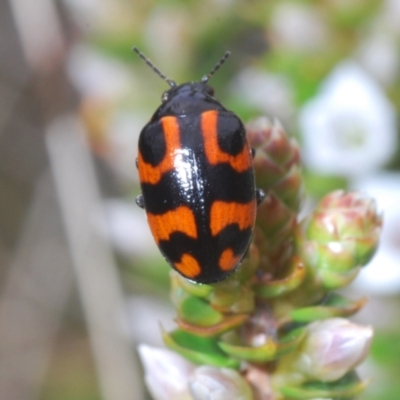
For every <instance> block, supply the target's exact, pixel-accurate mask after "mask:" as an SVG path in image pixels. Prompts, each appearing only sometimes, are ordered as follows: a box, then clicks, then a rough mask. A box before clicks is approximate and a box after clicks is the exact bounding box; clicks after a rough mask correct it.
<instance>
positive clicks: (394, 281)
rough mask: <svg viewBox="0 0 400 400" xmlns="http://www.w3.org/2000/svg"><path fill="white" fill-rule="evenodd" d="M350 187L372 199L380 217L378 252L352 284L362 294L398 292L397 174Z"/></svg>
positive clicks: (399, 222) (399, 216) (399, 197)
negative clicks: (381, 227) (381, 216)
mask: <svg viewBox="0 0 400 400" xmlns="http://www.w3.org/2000/svg"><path fill="white" fill-rule="evenodd" d="M353 187H354V188H355V189H357V190H358V191H362V192H365V193H367V194H368V195H369V196H371V197H373V198H374V199H375V200H376V203H377V204H378V206H379V209H380V210H381V212H382V214H383V229H382V234H381V239H380V244H379V248H378V251H377V253H376V255H375V256H374V258H373V259H372V261H371V262H370V263H369V264H368V265H367V266H366V268H363V269H362V270H361V273H360V274H359V276H358V278H357V280H356V281H355V282H354V283H353V285H354V287H355V288H357V289H359V290H360V291H362V292H363V293H365V292H368V293H371V294H376V295H394V294H397V293H400V246H399V238H400V174H399V173H396V172H385V173H379V174H375V175H373V176H369V177H365V178H364V179H359V180H356V181H354V182H353Z"/></svg>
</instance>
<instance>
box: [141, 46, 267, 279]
mask: <svg viewBox="0 0 400 400" xmlns="http://www.w3.org/2000/svg"><path fill="white" fill-rule="evenodd" d="M134 50H135V51H136V53H138V55H139V56H140V57H141V58H142V59H143V60H144V61H145V62H146V63H147V64H148V65H149V66H150V67H151V68H152V69H153V70H154V71H155V72H156V73H157V74H158V75H159V76H161V77H162V78H163V79H165V80H166V81H167V82H168V83H169V85H170V86H171V89H169V90H167V91H166V92H165V93H164V94H163V96H162V104H161V105H160V107H159V108H158V109H157V110H156V112H155V113H154V115H153V117H152V118H151V119H150V121H149V123H148V124H147V125H146V126H145V127H144V128H143V130H142V132H141V133H140V137H139V152H138V160H137V165H138V169H139V177H140V184H141V188H142V195H140V196H138V198H137V200H136V202H137V204H138V205H139V206H141V207H143V208H145V210H146V214H147V219H148V223H149V225H150V229H151V232H152V234H153V236H154V239H155V241H156V243H157V245H158V247H159V248H160V251H161V253H162V254H163V255H164V257H165V258H166V260H167V261H168V263H169V264H171V266H172V267H173V268H174V269H175V270H176V271H178V272H179V273H180V274H182V275H183V276H184V277H186V278H188V279H190V280H192V281H194V282H197V283H213V282H218V281H221V280H223V279H225V278H226V277H227V276H228V275H230V274H231V273H232V272H233V271H234V270H235V268H236V267H237V266H238V264H239V263H240V261H241V260H242V258H243V256H244V254H245V252H246V250H247V248H248V246H249V243H250V240H251V236H252V233H253V228H254V222H255V218H256V207H257V202H258V201H260V200H261V198H262V193H261V191H259V190H256V188H255V182H254V173H253V167H252V150H251V149H250V147H249V144H248V142H247V139H246V132H245V128H244V126H243V123H242V121H241V120H240V119H239V118H238V117H237V116H236V115H235V114H234V113H232V112H231V111H228V110H227V109H226V108H225V107H224V106H223V105H222V104H221V103H220V102H218V101H217V100H216V99H215V98H214V90H213V89H212V88H211V87H210V86H208V85H207V81H208V79H209V78H210V77H211V76H212V74H213V73H214V72H215V71H216V70H217V69H218V68H219V67H220V66H221V65H222V63H223V62H224V61H225V60H226V58H227V57H228V56H229V52H227V53H226V54H225V56H224V57H223V58H222V59H221V61H219V63H217V64H216V66H215V67H214V68H213V70H212V71H211V72H210V73H209V74H208V75H206V76H204V77H203V78H202V80H201V81H200V82H189V83H184V84H182V85H179V86H178V85H176V83H175V82H174V81H172V80H171V79H169V78H167V77H165V76H164V75H163V74H162V73H161V72H160V71H159V70H158V69H157V68H156V67H155V66H154V65H153V64H152V63H151V62H150V61H149V60H148V59H147V58H146V57H145V56H144V55H143V54H142V53H141V52H140V51H139V50H137V49H136V48H134Z"/></svg>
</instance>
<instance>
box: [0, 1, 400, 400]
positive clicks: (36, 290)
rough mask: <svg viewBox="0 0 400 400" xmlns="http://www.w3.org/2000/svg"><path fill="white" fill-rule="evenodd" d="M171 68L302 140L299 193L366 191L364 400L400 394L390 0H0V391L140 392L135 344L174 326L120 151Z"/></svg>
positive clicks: (395, 6)
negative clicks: (375, 215) (373, 223)
mask: <svg viewBox="0 0 400 400" xmlns="http://www.w3.org/2000/svg"><path fill="white" fill-rule="evenodd" d="M133 45H136V46H138V47H139V48H140V49H141V50H142V51H143V52H144V53H145V54H146V55H147V56H148V57H149V58H150V59H151V60H152V61H153V62H154V63H155V64H156V65H157V66H158V67H159V68H160V69H161V70H162V71H163V73H165V74H166V75H167V76H168V77H171V78H172V79H174V80H176V81H177V82H178V83H182V82H185V81H189V80H199V79H200V78H201V77H202V76H203V75H204V74H206V73H208V72H209V71H210V70H211V68H212V67H213V66H214V65H215V63H216V62H217V61H218V60H219V59H220V58H221V56H222V55H223V54H224V52H225V51H226V50H230V51H231V52H232V56H231V57H230V59H229V60H228V62H227V63H226V64H225V65H224V66H223V68H221V70H219V71H218V72H217V74H216V75H215V76H214V77H213V78H212V80H211V82H210V84H211V85H212V86H214V88H215V89H216V96H217V98H218V99H219V100H221V101H222V102H223V103H224V104H225V105H226V107H227V108H229V109H231V110H234V111H235V112H236V113H237V114H238V115H239V116H240V117H241V118H242V119H243V120H244V121H245V122H247V121H248V120H250V119H251V118H253V117H256V116H259V115H267V116H269V117H270V118H272V119H273V118H278V119H279V120H280V121H281V122H282V124H283V126H284V127H285V129H286V130H287V131H288V132H290V134H292V135H293V136H295V137H296V138H297V140H298V141H299V143H300V145H301V147H302V156H303V161H304V165H305V168H304V177H305V187H306V195H307V199H308V201H306V204H309V203H310V204H312V202H313V201H315V200H316V199H318V198H319V197H321V196H322V195H324V194H325V193H327V192H329V191H331V190H334V189H337V188H346V189H357V190H361V191H363V192H365V193H368V194H369V195H370V196H372V197H374V198H376V201H377V204H378V207H379V209H380V210H382V212H383V213H384V221H385V226H384V231H383V236H382V243H381V246H380V249H379V252H378V254H377V256H376V257H375V259H374V260H373V261H372V262H371V263H370V265H369V266H368V267H366V268H365V269H364V270H363V272H362V273H361V275H360V276H359V277H358V278H357V280H356V282H355V283H354V284H353V285H352V287H351V288H349V289H348V290H347V295H348V296H349V297H351V298H357V297H363V296H368V298H369V303H368V305H367V306H366V307H365V309H364V310H363V311H362V312H361V313H360V314H359V315H358V316H357V320H358V321H361V322H362V323H365V324H373V325H374V326H375V329H376V336H375V340H374V344H373V347H372V351H371V356H370V358H369V360H368V361H367V362H366V363H365V365H364V366H363V367H362V368H361V371H360V374H361V375H362V376H363V377H364V378H365V377H371V378H372V382H371V384H370V386H369V388H368V390H367V391H366V393H365V394H363V396H361V398H362V399H364V400H369V399H371V400H372V399H383V400H391V399H393V400H397V399H398V398H399V395H398V393H400V381H399V380H398V376H399V374H400V362H399V360H400V340H399V338H400V151H399V133H400V132H399V124H398V119H399V118H398V117H399V113H400V0H352V1H347V0H327V1H324V2H319V1H316V0H302V1H290V0H269V1H265V0H264V1H263V0H251V1H249V0H203V1H201V2H199V1H193V0H189V1H188V0H185V1H183V0H165V1H161V0H159V1H155V0H130V1H129V0H35V1H29V0H3V1H1V2H0V55H1V57H0V285H1V286H0V399H5V400H25V399H40V400H50V399H51V400H53V399H57V400H63V399H74V400H97V399H105V400H120V399H121V400H123V399H135V400H142V399H143V400H144V399H148V395H147V394H146V392H145V389H144V386H143V382H142V370H141V366H140V363H139V362H138V360H137V356H136V352H135V349H136V346H137V344H138V343H148V344H152V345H161V339H160V330H159V327H160V323H161V324H162V325H163V326H164V327H165V328H167V329H168V328H170V327H172V326H173V317H174V312H173V310H172V308H171V307H170V305H169V299H168V286H169V282H168V267H167V265H166V263H165V262H164V261H163V260H162V258H161V256H160V255H159V252H158V250H157V249H156V247H155V245H154V243H153V241H152V239H151V237H150V233H149V230H148V228H147V224H146V220H145V215H144V212H143V211H142V210H141V209H139V208H138V207H137V206H136V205H135V204H134V199H135V196H136V195H137V194H139V186H138V176H137V172H136V167H135V158H136V155H137V149H136V147H137V139H138V135H139V133H140V130H141V128H142V127H143V126H144V124H145V123H146V121H147V120H148V119H149V118H150V116H151V114H152V113H153V112H154V110H155V109H156V107H157V106H158V105H159V102H160V97H161V94H162V93H163V92H164V91H165V90H166V89H168V86H167V84H166V83H165V82H164V81H162V80H161V79H160V78H159V77H158V76H157V75H156V74H154V72H153V71H152V70H151V69H150V68H148V67H147V66H146V65H145V64H144V63H143V61H141V60H140V59H139V58H138V56H137V55H136V54H134V53H133V52H132V51H131V48H132V46H133Z"/></svg>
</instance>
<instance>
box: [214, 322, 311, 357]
mask: <svg viewBox="0 0 400 400" xmlns="http://www.w3.org/2000/svg"><path fill="white" fill-rule="evenodd" d="M304 333H305V329H304V328H297V329H295V330H293V331H291V332H290V333H288V334H287V335H285V336H284V337H283V338H282V339H281V340H280V341H275V340H274V339H273V338H272V337H271V338H268V340H267V341H266V343H265V344H264V345H263V346H259V347H248V346H237V345H234V344H230V343H226V342H219V343H218V345H219V346H220V348H221V349H222V350H223V351H224V352H225V353H228V354H229V355H230V356H232V357H235V358H238V359H241V360H246V361H250V362H267V361H272V360H276V359H278V358H280V357H281V356H283V355H284V354H287V353H289V352H291V351H293V350H294V349H296V348H297V346H298V345H299V343H300V341H301V340H302V339H303V337H304Z"/></svg>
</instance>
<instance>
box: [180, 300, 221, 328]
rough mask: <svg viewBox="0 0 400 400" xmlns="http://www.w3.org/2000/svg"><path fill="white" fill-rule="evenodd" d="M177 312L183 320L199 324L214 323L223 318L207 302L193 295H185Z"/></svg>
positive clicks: (210, 324)
mask: <svg viewBox="0 0 400 400" xmlns="http://www.w3.org/2000/svg"><path fill="white" fill-rule="evenodd" d="M178 313H179V317H180V318H181V319H183V320H184V321H186V322H189V323H191V324H194V325H199V326H212V325H216V324H218V323H220V322H221V321H222V320H223V318H224V315H223V314H222V313H220V312H218V311H216V310H214V309H213V308H212V307H211V306H210V304H209V303H207V302H206V301H204V300H202V299H200V298H198V297H194V296H187V297H185V298H184V299H183V300H182V302H181V303H180V305H179V308H178Z"/></svg>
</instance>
